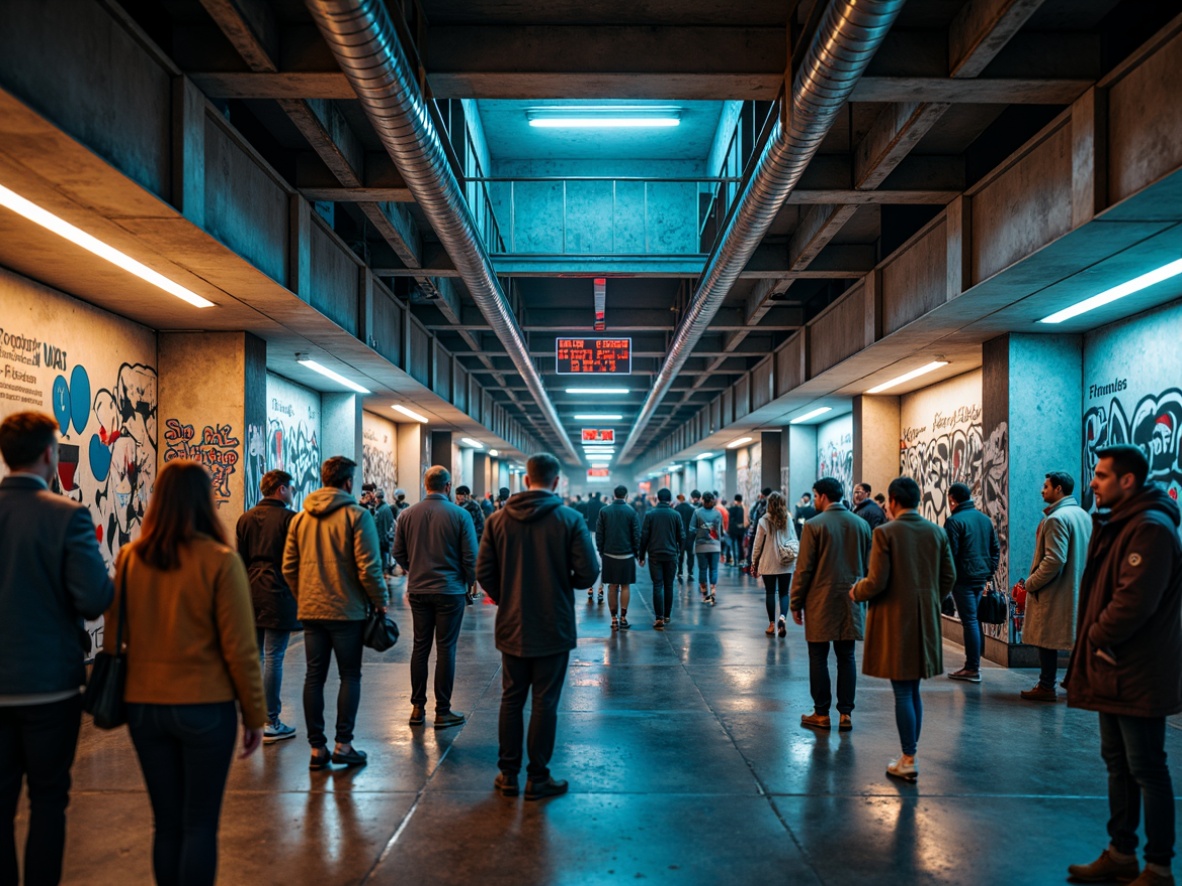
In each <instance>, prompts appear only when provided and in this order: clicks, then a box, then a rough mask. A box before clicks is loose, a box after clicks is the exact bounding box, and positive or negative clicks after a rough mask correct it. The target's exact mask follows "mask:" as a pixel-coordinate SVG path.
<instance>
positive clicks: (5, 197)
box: [0, 185, 368, 393]
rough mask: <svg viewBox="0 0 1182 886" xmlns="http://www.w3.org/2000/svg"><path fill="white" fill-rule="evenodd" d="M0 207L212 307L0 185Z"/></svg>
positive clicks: (197, 305) (183, 298)
mask: <svg viewBox="0 0 1182 886" xmlns="http://www.w3.org/2000/svg"><path fill="white" fill-rule="evenodd" d="M0 206H4V207H7V208H8V209H11V210H12V211H13V212H15V213H16V214H17V215H20V216H23V217H24V218H27V219H28V220H29V221H31V222H33V224H37V225H40V226H41V227H43V228H45V229H46V230H47V231H52V232H53V233H55V234H57V235H58V236H59V237H63V238H65V239H66V240H69V241H70V242H71V243H73V244H74V245H75V246H81V247H82V248H83V249H85V250H86V251H87V252H91V253H94V254H95V255H97V256H98V257H99V258H104V259H106V260H107V261H109V262H110V263H111V264H113V265H116V266H117V267H120V268H122V269H123V270H125V271H127V272H128V273H129V274H134V275H135V276H137V277H139V278H140V279H141V280H143V281H145V282H147V283H151V284H152V285H153V286H157V287H159V288H160V289H163V290H164V291H165V292H167V293H168V294H169V295H175V296H176V297H177V298H179V299H181V301H187V302H188V303H189V304H191V305H192V306H193V307H195V308H212V307H213V306H214V305H213V302H211V301H210V300H209V299H207V298H202V297H201V296H200V295H198V294H197V293H195V292H192V291H191V290H188V289H186V288H185V287H183V286H181V285H180V284H179V283H174V282H173V281H172V280H169V279H168V278H167V277H165V276H164V275H163V274H161V273H158V272H157V271H153V270H152V269H151V268H149V267H148V266H147V265H144V264H141V263H140V262H138V261H136V260H135V259H134V258H132V257H131V256H130V255H127V254H126V253H124V252H120V251H119V250H118V249H116V248H115V247H114V246H108V245H107V244H106V243H104V242H103V241H102V240H99V239H98V238H97V237H92V236H91V235H90V234H88V233H86V232H85V231H83V230H82V229H81V228H76V227H74V226H73V225H72V224H70V223H69V222H68V221H66V220H65V219H64V218H59V217H58V216H56V215H54V214H53V213H52V212H49V211H47V210H44V209H42V208H41V207H40V206H38V205H37V204H36V203H33V202H31V201H29V200H26V199H25V198H24V197H22V196H21V195H20V194H17V193H16V192H15V191H10V190H9V189H8V188H6V187H4V186H3V185H0ZM366 393H368V392H366Z"/></svg>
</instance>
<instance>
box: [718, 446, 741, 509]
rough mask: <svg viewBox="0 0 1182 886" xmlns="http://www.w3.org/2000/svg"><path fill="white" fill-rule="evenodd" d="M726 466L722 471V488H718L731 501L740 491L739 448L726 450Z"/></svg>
mask: <svg viewBox="0 0 1182 886" xmlns="http://www.w3.org/2000/svg"><path fill="white" fill-rule="evenodd" d="M725 464H726V466H725V467H724V468H723V473H722V489H720V490H718V491H719V493H721V494H722V496H723V498H725V499H726V500H727V501H730V500H731V499H732V498H734V496H735V493H736V492H738V491H739V450H737V449H728V450H726V463H725Z"/></svg>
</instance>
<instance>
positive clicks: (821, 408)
mask: <svg viewBox="0 0 1182 886" xmlns="http://www.w3.org/2000/svg"><path fill="white" fill-rule="evenodd" d="M832 411H833V407H832V406H818V407H817V408H816V409H814V410H812V411H810V412H806V413H805V414H804V415H799V416H797V417H796V418H794V419H792V421H790V422H788V424H790V425H799V424H803V423H804V422H806V421H808V420H809V419H810V418H816V417H817V416H818V415H824V414H825V413H826V412H832Z"/></svg>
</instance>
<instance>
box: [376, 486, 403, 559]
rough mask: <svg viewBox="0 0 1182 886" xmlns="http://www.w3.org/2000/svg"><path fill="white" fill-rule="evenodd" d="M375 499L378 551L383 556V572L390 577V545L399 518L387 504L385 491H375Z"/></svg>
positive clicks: (392, 541)
mask: <svg viewBox="0 0 1182 886" xmlns="http://www.w3.org/2000/svg"><path fill="white" fill-rule="evenodd" d="M373 498H374V508H373V522H374V526H376V527H377V530H378V550H380V551H381V554H382V572H383V573H385V574H387V575H389V573H390V570H391V569H392V568H393V567H392V566H391V564H390V545H391V544H393V543H394V521H395V520H396V519H397V517H396V515H395V513H394V509H393V508H392V507H390V506H389V505H388V504H386V490H385V489H375V490H374V493H373Z"/></svg>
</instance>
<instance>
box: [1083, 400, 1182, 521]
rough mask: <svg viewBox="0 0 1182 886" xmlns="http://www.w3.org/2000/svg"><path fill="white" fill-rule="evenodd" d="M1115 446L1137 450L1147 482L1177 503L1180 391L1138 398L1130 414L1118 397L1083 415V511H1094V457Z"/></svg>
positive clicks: (1181, 487) (1181, 479) (1181, 476)
mask: <svg viewBox="0 0 1182 886" xmlns="http://www.w3.org/2000/svg"><path fill="white" fill-rule="evenodd" d="M1117 443H1132V444H1134V445H1135V446H1139V447H1140V448H1141V449H1142V451H1144V453H1145V456H1146V458H1148V459H1149V479H1150V480H1153V481H1156V482H1157V483H1160V484H1161V485H1162V486H1163V487H1164V488H1165V489H1166V491H1167V492H1168V493H1169V495H1170V497H1171V498H1173V499H1174V500H1175V501H1177V500H1178V496H1179V493H1180V492H1182V390H1179V389H1178V388H1168V389H1166V390H1164V391H1162V392H1160V393H1158V394H1150V395H1148V396H1145V397H1142V398H1141V399H1140V400H1139V401H1138V402H1137V405H1136V406H1134V407H1133V409H1132V411H1131V412H1130V413H1126V412H1125V409H1124V406H1123V405H1122V404H1121V401H1120V398H1118V397H1113V398H1112V400H1111V401H1110V402H1109V403H1108V404H1107V405H1104V404H1098V405H1096V406H1092V407H1091V408H1090V409H1088V411H1087V412H1085V413H1084V419H1083V477H1082V480H1083V482H1082V483H1081V484H1080V493H1081V494H1080V502H1081V504H1082V505H1083V507H1084V508H1085V509H1087V510H1092V509H1093V508H1094V507H1095V497H1094V495H1093V494H1092V490H1091V487H1090V486H1089V484H1090V483H1091V480H1092V474H1093V472H1094V471H1095V468H1096V462H1097V461H1099V456H1098V455H1097V454H1096V453H1097V451H1098V450H1100V449H1103V448H1104V447H1105V446H1112V445H1114V444H1117Z"/></svg>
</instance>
